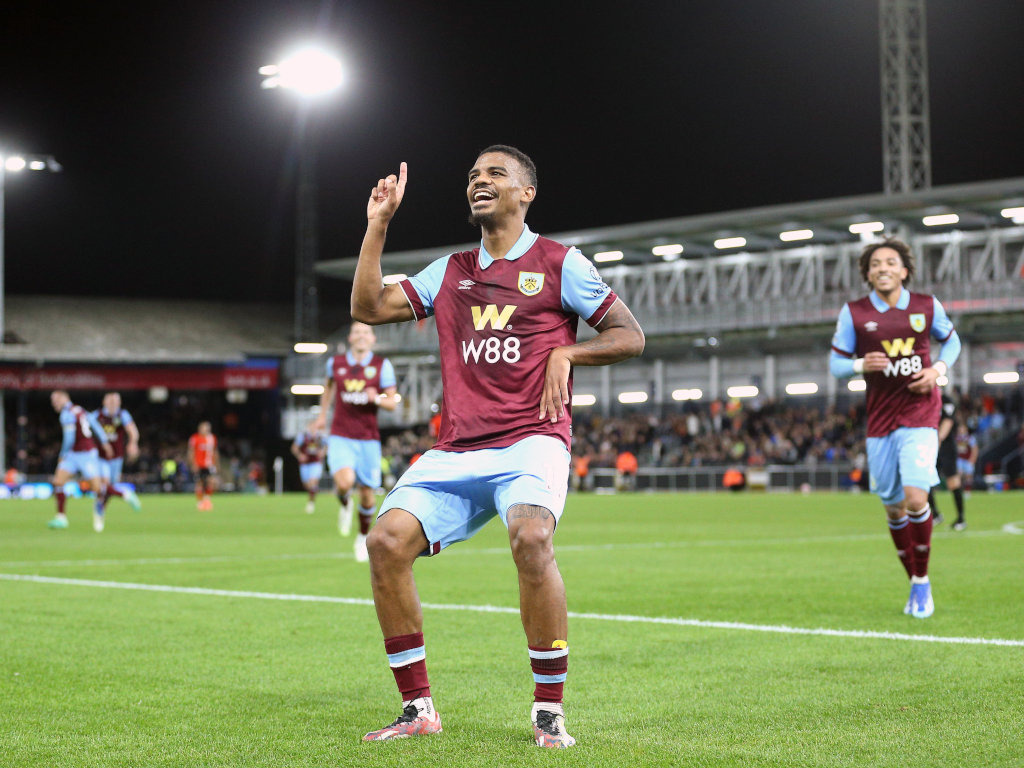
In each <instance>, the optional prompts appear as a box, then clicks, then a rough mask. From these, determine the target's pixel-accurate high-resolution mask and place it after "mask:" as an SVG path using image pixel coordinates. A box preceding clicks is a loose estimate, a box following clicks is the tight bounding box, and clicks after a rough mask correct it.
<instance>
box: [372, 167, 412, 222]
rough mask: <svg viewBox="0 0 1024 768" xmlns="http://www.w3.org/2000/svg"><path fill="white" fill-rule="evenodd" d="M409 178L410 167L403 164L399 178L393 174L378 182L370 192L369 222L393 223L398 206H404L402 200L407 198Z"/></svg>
mask: <svg viewBox="0 0 1024 768" xmlns="http://www.w3.org/2000/svg"><path fill="white" fill-rule="evenodd" d="M408 178H409V166H408V165H406V164H405V163H402V165H401V166H400V168H399V171H398V176H397V178H396V177H395V175H394V174H392V175H391V176H388V177H387V178H386V179H381V180H380V181H378V182H377V186H375V187H374V188H373V189H371V190H370V200H369V202H367V204H366V218H367V220H368V221H376V222H379V223H380V224H387V223H388V222H389V221H391V217H392V216H394V215H395V211H397V210H398V206H400V205H401V204H402V198H403V197H405V182H406V181H407V180H408Z"/></svg>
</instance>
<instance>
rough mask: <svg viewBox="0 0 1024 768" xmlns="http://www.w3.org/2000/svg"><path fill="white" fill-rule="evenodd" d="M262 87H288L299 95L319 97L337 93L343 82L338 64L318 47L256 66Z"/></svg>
mask: <svg viewBox="0 0 1024 768" xmlns="http://www.w3.org/2000/svg"><path fill="white" fill-rule="evenodd" d="M259 71H260V74H261V75H269V77H267V79H266V80H264V81H263V83H262V87H264V88H289V89H291V90H293V91H298V92H299V93H301V94H302V95H303V96H319V95H322V94H325V93H329V92H331V91H334V90H337V89H338V88H339V87H340V86H341V84H342V82H343V81H344V79H345V75H344V73H343V72H342V69H341V62H340V61H338V60H337V59H336V58H334V57H333V56H331V55H330V54H329V53H327V52H326V51H322V50H320V49H319V48H303V49H302V50H301V51H298V52H297V53H295V54H293V55H291V56H289V57H288V58H287V59H285V60H284V61H282V62H281V63H280V64H268V65H265V66H262V67H260V70H259Z"/></svg>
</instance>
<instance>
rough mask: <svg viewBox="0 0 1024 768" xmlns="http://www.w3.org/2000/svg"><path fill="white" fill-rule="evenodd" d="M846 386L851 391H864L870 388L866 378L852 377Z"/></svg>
mask: <svg viewBox="0 0 1024 768" xmlns="http://www.w3.org/2000/svg"><path fill="white" fill-rule="evenodd" d="M846 388H847V389H848V390H850V391H851V392H863V391H864V390H865V389H867V388H868V383H867V382H866V381H864V379H851V380H850V381H849V382H848V383H847V385H846Z"/></svg>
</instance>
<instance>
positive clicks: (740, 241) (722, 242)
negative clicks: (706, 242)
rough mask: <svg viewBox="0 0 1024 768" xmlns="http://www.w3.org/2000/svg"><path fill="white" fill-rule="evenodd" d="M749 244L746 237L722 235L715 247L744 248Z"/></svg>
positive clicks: (720, 248)
mask: <svg viewBox="0 0 1024 768" xmlns="http://www.w3.org/2000/svg"><path fill="white" fill-rule="evenodd" d="M746 244H747V238H745V237H722V238H719V239H718V240H715V248H717V249H718V250H720V251H721V250H725V249H726V248H742V247H743V246H744V245H746Z"/></svg>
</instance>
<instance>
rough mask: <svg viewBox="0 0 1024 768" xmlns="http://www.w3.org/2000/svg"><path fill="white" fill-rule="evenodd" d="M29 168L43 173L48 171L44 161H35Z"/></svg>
mask: <svg viewBox="0 0 1024 768" xmlns="http://www.w3.org/2000/svg"><path fill="white" fill-rule="evenodd" d="M28 167H29V169H30V170H33V171H43V170H46V163H44V162H43V161H42V160H33V161H32V162H30V163H29V164H28Z"/></svg>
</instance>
